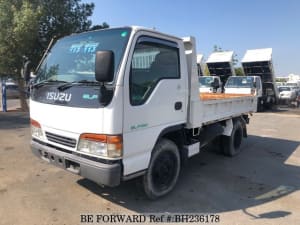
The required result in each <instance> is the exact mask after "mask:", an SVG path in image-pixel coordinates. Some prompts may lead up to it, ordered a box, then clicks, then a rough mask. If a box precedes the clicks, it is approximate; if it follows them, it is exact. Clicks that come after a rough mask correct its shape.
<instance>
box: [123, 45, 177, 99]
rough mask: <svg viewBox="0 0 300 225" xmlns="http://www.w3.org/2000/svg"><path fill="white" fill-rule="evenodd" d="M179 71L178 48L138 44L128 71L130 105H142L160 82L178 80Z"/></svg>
mask: <svg viewBox="0 0 300 225" xmlns="http://www.w3.org/2000/svg"><path fill="white" fill-rule="evenodd" d="M172 44H173V45H174V43H172ZM179 69H180V67H179V51H178V48H176V47H171V46H168V45H165V44H161V43H159V42H158V43H155V42H149V41H145V42H138V44H136V46H135V50H134V53H133V58H132V62H131V70H130V81H129V82H130V85H129V86H130V102H131V104H132V105H142V104H144V103H145V101H146V100H147V99H148V98H149V96H150V94H151V93H152V91H153V90H154V89H155V87H156V85H157V84H158V82H159V81H160V80H162V79H179V78H180V73H179Z"/></svg>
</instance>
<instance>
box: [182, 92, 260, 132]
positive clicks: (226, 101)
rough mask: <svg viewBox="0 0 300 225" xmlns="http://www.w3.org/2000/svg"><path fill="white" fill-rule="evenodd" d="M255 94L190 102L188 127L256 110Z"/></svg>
mask: <svg viewBox="0 0 300 225" xmlns="http://www.w3.org/2000/svg"><path fill="white" fill-rule="evenodd" d="M256 109H257V98H256V97H255V96H241V97H230V98H229V97H228V98H223V99H206V100H204V101H193V102H191V116H190V121H189V123H188V124H190V127H188V128H197V127H201V126H203V125H205V124H210V123H214V122H217V121H222V120H226V119H228V118H233V117H236V116H240V115H243V114H249V113H252V112H256Z"/></svg>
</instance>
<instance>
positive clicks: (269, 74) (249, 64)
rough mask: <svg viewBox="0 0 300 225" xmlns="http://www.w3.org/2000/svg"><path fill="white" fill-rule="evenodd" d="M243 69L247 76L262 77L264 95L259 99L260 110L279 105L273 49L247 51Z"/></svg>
mask: <svg viewBox="0 0 300 225" xmlns="http://www.w3.org/2000/svg"><path fill="white" fill-rule="evenodd" d="M241 63H242V67H243V70H244V74H245V75H246V76H260V77H261V81H262V88H263V93H262V96H261V97H259V98H258V100H257V101H258V108H259V109H270V108H272V107H273V106H274V105H276V104H277V103H278V96H279V95H278V90H277V87H276V80H275V75H274V69H273V62H272V48H263V49H253V50H247V51H246V53H245V55H244V57H243V59H242V62H241Z"/></svg>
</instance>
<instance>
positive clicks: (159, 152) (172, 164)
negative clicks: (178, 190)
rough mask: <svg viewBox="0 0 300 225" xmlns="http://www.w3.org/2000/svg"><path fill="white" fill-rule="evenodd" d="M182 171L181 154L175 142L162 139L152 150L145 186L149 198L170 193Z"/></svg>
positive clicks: (145, 176)
mask: <svg viewBox="0 0 300 225" xmlns="http://www.w3.org/2000/svg"><path fill="white" fill-rule="evenodd" d="M179 172H180V154H179V151H178V148H177V146H176V145H175V144H174V142H172V141H170V140H168V139H161V140H160V141H159V142H158V143H157V144H156V146H155V147H154V150H153V152H152V157H151V160H150V164H149V167H148V170H147V172H146V174H145V175H144V177H143V187H144V191H145V194H146V195H147V197H148V198H149V199H152V200H154V199H157V198H159V197H162V196H164V195H166V194H168V193H169V192H170V191H172V190H173V188H174V187H175V185H176V182H177V180H178V176H179Z"/></svg>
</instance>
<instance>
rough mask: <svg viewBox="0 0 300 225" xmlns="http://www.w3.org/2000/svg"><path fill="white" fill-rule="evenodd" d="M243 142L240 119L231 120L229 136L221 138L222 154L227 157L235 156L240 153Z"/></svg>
mask: <svg viewBox="0 0 300 225" xmlns="http://www.w3.org/2000/svg"><path fill="white" fill-rule="evenodd" d="M242 141H243V124H242V122H241V120H240V119H236V120H233V129H232V133H231V136H222V147H223V153H224V155H227V156H231V157H232V156H235V155H237V154H238V153H240V152H241V145H242Z"/></svg>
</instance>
